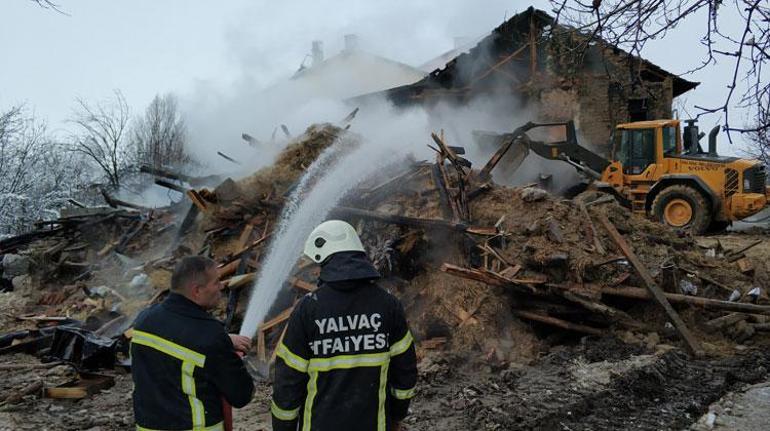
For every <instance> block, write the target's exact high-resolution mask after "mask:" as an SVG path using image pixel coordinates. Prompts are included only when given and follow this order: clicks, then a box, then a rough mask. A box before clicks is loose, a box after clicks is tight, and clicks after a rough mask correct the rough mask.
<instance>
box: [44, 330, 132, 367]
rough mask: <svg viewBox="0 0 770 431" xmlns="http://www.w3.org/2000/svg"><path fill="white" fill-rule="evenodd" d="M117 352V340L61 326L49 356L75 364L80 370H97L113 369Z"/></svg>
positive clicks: (55, 333)
mask: <svg viewBox="0 0 770 431" xmlns="http://www.w3.org/2000/svg"><path fill="white" fill-rule="evenodd" d="M116 351H117V340H112V339H109V338H105V337H100V336H97V335H94V333H93V332H91V331H88V330H85V329H81V328H75V327H69V326H59V327H57V328H56V331H55V332H54V337H53V344H52V345H51V350H50V352H49V355H50V356H51V357H53V358H56V359H59V360H62V361H65V362H69V363H71V364H74V365H75V366H76V367H77V368H78V369H86V370H95V369H100V368H110V369H111V368H113V367H114V366H115V360H116V357H115V353H116Z"/></svg>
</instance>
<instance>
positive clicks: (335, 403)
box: [271, 252, 417, 431]
mask: <svg viewBox="0 0 770 431" xmlns="http://www.w3.org/2000/svg"><path fill="white" fill-rule="evenodd" d="M378 277H379V274H378V273H377V271H376V270H375V269H374V267H373V266H372V265H371V263H369V260H368V258H367V257H366V255H365V254H364V253H360V252H343V253H336V254H334V255H332V256H331V257H330V260H329V261H328V262H327V263H326V264H324V265H323V267H322V269H321V276H320V281H319V287H318V289H316V290H315V291H314V292H312V293H309V294H307V295H306V296H305V297H303V298H302V299H301V300H300V302H299V303H297V305H296V307H295V309H294V311H293V312H292V315H291V318H290V320H289V325H288V329H287V330H286V335H285V336H284V338H283V341H282V343H281V344H280V345H279V346H278V353H277V356H278V357H279V358H280V359H279V360H277V361H276V366H275V383H274V385H273V402H272V405H271V412H272V415H273V430H275V431H283V430H291V431H294V430H297V429H301V430H307V431H311V430H312V431H332V430H345V431H356V430H361V431H364V430H365V431H374V430H378V431H385V430H386V429H388V425H389V424H390V423H392V422H393V421H400V420H402V419H403V418H404V417H405V416H406V415H407V411H408V409H409V402H410V399H411V398H412V396H413V395H414V389H415V384H416V382H417V365H416V362H417V361H416V357H415V349H414V343H413V341H412V335H411V333H410V332H409V328H408V326H407V323H406V319H405V317H404V310H403V308H402V306H401V303H400V302H399V301H398V299H396V298H395V297H394V296H392V295H391V294H390V293H388V292H386V291H385V290H383V289H382V288H380V287H378V286H377V285H376V284H374V283H373V280H374V279H375V278H378Z"/></svg>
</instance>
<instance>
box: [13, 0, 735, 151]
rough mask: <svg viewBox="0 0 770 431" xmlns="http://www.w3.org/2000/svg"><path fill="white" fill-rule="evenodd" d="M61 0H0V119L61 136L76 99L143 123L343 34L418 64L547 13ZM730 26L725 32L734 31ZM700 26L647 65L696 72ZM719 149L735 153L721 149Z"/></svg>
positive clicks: (720, 78) (724, 75)
mask: <svg viewBox="0 0 770 431" xmlns="http://www.w3.org/2000/svg"><path fill="white" fill-rule="evenodd" d="M58 2H59V4H60V6H61V9H62V10H63V11H64V12H66V15H62V14H59V13H56V12H54V11H51V10H45V9H41V8H39V7H37V6H36V5H35V4H34V3H33V2H31V1H29V0H2V1H0V23H1V24H0V109H3V108H7V107H8V106H10V105H12V104H17V103H20V102H23V103H25V104H26V105H27V107H29V108H31V109H34V111H35V112H36V114H37V115H38V116H40V117H42V118H44V119H46V120H47V121H48V124H49V126H50V128H51V129H53V130H60V131H61V130H63V128H64V127H66V125H65V124H64V123H63V122H64V120H65V119H66V118H67V117H68V116H69V115H70V112H71V109H72V106H73V102H74V100H75V98H76V97H81V98H83V99H85V100H87V101H94V100H98V99H100V98H104V97H108V96H110V94H111V92H112V90H113V89H120V90H121V91H122V92H123V94H124V95H125V97H126V99H127V100H128V103H129V105H130V106H131V108H132V110H133V112H134V113H139V112H142V111H143V110H144V107H145V106H146V105H147V103H148V102H149V101H150V100H151V99H152V97H153V96H154V95H155V94H156V93H165V92H174V93H176V94H179V95H180V96H182V97H184V96H186V95H191V94H195V93H199V92H200V89H201V88H206V89H208V91H218V92H221V93H222V94H227V93H228V92H232V91H237V89H238V88H239V86H240V85H242V84H243V83H244V82H248V83H249V85H251V86H254V85H256V86H263V85H267V84H269V83H271V82H274V81H275V80H277V79H280V78H285V77H287V76H289V75H291V74H292V73H293V72H294V71H295V70H296V69H297V68H298V67H299V65H300V63H301V62H302V61H303V58H304V57H305V55H306V54H308V53H309V51H310V43H311V41H312V40H314V39H319V40H323V41H324V49H325V51H326V52H327V55H331V54H334V53H336V52H338V51H339V50H340V49H341V47H342V44H343V35H345V34H348V33H355V34H358V35H359V38H360V40H361V45H362V46H363V47H364V48H365V49H366V50H368V51H371V52H374V53H377V54H380V55H383V56H385V57H389V58H392V59H394V60H398V61H401V62H404V63H407V64H411V65H419V64H421V63H423V62H425V61H427V60H429V59H431V58H432V57H435V56H437V55H439V54H440V53H442V52H444V51H446V50H448V49H451V48H452V45H453V39H454V37H457V36H469V37H475V36H479V35H482V34H485V33H488V32H489V31H490V30H491V29H493V28H494V27H495V26H497V25H498V24H500V23H501V22H502V21H503V20H504V19H505V18H506V17H510V16H511V15H513V14H515V13H518V12H521V11H522V10H524V9H526V7H528V6H529V5H530V4H532V5H534V6H535V7H538V8H541V9H544V10H546V11H548V10H550V7H549V5H548V4H547V2H545V1H543V0H537V1H533V2H531V3H525V2H521V1H512V0H508V1H500V0H490V1H484V2H470V1H462V0H430V1H427V0H426V1H419V2H415V1H407V0H391V1H388V2H372V1H370V2H366V3H365V2H363V1H354V0H334V1H331V0H326V1H320V0H316V1H304V0H303V1H287V2H267V1H248V0H229V1H221V2H212V1H200V0H163V1H159V0H113V1H107V0H58ZM726 18H727V19H726V20H724V21H723V22H724V23H725V24H724V25H723V29H724V27H725V26H726V27H728V28H729V27H730V26H734V25H736V24H737V20H734V21H730V18H731V17H729V16H726ZM702 19H703V17H695V18H694V19H692V20H691V21H689V22H686V23H685V25H683V26H681V28H679V29H677V31H676V33H675V34H674V35H672V36H671V37H670V38H668V39H667V40H665V41H661V42H658V43H656V44H655V45H652V46H650V47H649V50H648V51H647V52H646V57H647V58H648V59H649V60H651V61H653V62H654V63H656V64H658V65H660V66H661V67H663V68H665V69H667V70H669V71H671V72H675V73H679V72H683V71H685V70H687V69H689V68H691V67H692V66H693V65H696V64H697V63H698V59H699V58H700V56H701V55H702V53H703V50H702V49H701V48H700V46H699V45H698V38H697V35H698V33H699V31H700V26H699V24H700V21H701V20H702ZM730 71H731V70H730V68H729V64H724V65H720V66H719V67H717V68H716V69H713V68H712V69H709V70H708V71H706V72H701V73H698V74H695V75H691V76H687V77H686V78H687V79H690V80H695V81H701V82H702V84H701V86H700V87H699V88H698V89H697V90H695V91H693V92H691V94H689V95H687V96H686V103H685V106H686V107H687V108H688V111H689V112H690V113H694V112H695V110H694V109H692V106H693V105H695V104H700V105H708V106H714V105H718V104H719V102H720V100H721V98H723V97H724V94H725V92H726V89H725V85H726V83H727V80H728V76H729V74H730ZM736 115H737V114H736ZM680 116H682V117H685V116H686V115H685V114H684V113H682V114H681V115H680ZM739 118H740V117H739ZM740 119H741V120H742V118H740ZM716 121H717V118H716V117H714V118H712V119H708V120H706V121H704V122H703V124H702V127H704V128H705V127H711V126H712V125H714V124H715V123H716ZM733 124H734V125H738V124H735V120H733ZM720 149H723V151H724V152H727V153H729V152H734V149H732V150H731V149H729V148H727V145H726V144H725V145H720Z"/></svg>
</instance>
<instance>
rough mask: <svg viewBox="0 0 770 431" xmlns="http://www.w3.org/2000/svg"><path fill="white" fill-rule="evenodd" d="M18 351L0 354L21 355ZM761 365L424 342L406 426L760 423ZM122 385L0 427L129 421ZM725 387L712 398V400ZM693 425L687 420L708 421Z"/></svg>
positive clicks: (767, 357) (19, 408)
mask: <svg viewBox="0 0 770 431" xmlns="http://www.w3.org/2000/svg"><path fill="white" fill-rule="evenodd" d="M22 356H26V355H15V356H13V357H10V356H9V357H6V358H3V363H8V362H13V363H15V364H19V363H23V361H24V360H25V358H23V357H22ZM26 360H28V361H30V362H36V360H35V359H34V358H32V357H27V358H26ZM67 368H68V367H66V366H60V367H56V368H52V369H50V370H42V371H41V370H35V371H34V372H32V371H31V372H29V373H24V374H18V373H17V374H16V375H15V376H14V379H13V380H14V381H15V382H17V383H21V382H20V380H26V381H30V380H34V379H35V378H43V379H45V380H47V381H48V380H50V379H51V377H52V376H59V375H62V374H66V373H67V371H68V370H67ZM768 369H770V351H768V350H767V349H763V350H756V349H746V350H745V351H743V352H739V353H736V354H735V355H732V356H728V357H722V358H716V357H712V358H707V359H698V360H694V359H691V358H689V357H688V356H687V355H685V354H684V353H682V352H681V351H679V350H676V349H673V348H671V347H670V346H666V345H663V344H661V345H658V346H656V348H655V350H651V349H649V348H647V347H643V346H629V345H627V344H624V343H622V342H621V341H619V340H618V339H616V338H593V337H586V338H583V339H581V340H579V341H577V344H575V345H571V346H560V347H556V348H553V349H552V350H551V352H550V353H549V354H547V355H545V356H544V357H542V358H540V359H538V360H537V361H536V362H534V363H532V364H530V365H514V366H509V367H506V368H504V369H494V368H493V367H490V366H488V365H485V364H484V363H483V362H475V363H468V362H467V360H466V359H464V358H460V357H457V356H451V355H450V356H447V355H442V354H440V353H439V352H433V353H431V354H430V355H429V356H428V357H426V358H424V359H423V361H422V362H421V364H420V383H419V386H418V387H419V389H418V393H417V396H416V398H415V400H414V403H413V405H412V414H411V415H410V417H409V418H408V419H407V420H406V425H407V426H406V429H408V430H414V431H427V430H431V431H432V430H437V429H440V430H470V429H476V430H617V429H624V430H625V429H628V430H630V429H633V430H684V429H687V428H689V427H691V426H693V425H694V424H695V423H696V421H698V420H699V419H700V418H701V417H702V416H704V415H708V413H709V412H712V414H714V415H716V417H717V419H719V420H717V421H716V423H717V424H719V425H718V426H722V428H717V429H723V430H728V429H730V430H761V429H766V428H764V426H765V425H766V422H761V423H754V424H751V423H750V422H746V420H747V419H749V420H750V419H751V416H752V414H753V413H752V412H755V411H757V412H766V411H768V407H770V404H768V403H769V402H770V397H768V392H770V391H768V385H770V383H768V380H767V370H768ZM6 377H8V376H7V374H5V375H3V379H4V382H6V383H4V384H3V386H4V387H6V386H7V383H8V381H7V380H5V379H6ZM749 385H754V386H749ZM747 387H749V390H748V392H746V390H747V389H746V388H747ZM130 391H131V379H130V376H128V375H117V377H116V384H115V386H114V387H113V388H111V389H109V390H107V391H104V392H102V393H100V394H98V395H95V396H93V397H91V398H89V399H85V400H82V401H60V400H49V399H37V398H36V397H32V396H30V397H28V398H27V399H26V400H25V401H24V402H22V403H21V404H18V405H14V406H6V407H4V408H3V411H2V412H0V430H40V431H44V430H91V431H97V430H102V431H106V430H115V431H117V430H131V429H133V422H132V417H133V416H132V412H131V399H130ZM746 393H748V394H749V395H748V396H747V395H743V397H741V396H737V395H736V394H739V395H742V394H746ZM269 394H270V385H269V383H266V382H261V383H259V384H258V390H257V392H256V394H255V397H254V401H253V402H252V403H251V404H250V405H249V406H247V407H246V408H244V409H241V410H238V411H236V412H235V421H236V429H237V430H244V431H245V430H251V431H254V430H268V429H270V427H269V419H270V417H269ZM725 395H728V397H725V400H723V401H721V403H722V405H723V406H722V407H720V405H719V404H716V405H714V406H712V403H715V402H717V401H719V400H720V399H721V398H722V397H724V396H725ZM725 406H727V407H725ZM725 412H727V413H731V414H732V416H729V415H727V414H726V413H725ZM740 412H745V413H744V414H743V415H741V416H736V415H739V414H740ZM741 421H743V422H741ZM702 422H703V421H702ZM755 422H756V421H755ZM730 424H733V425H734V426H735V427H731V426H730ZM700 426H701V427H700V428H693V429H699V430H702V429H710V428H708V427H707V425H705V422H704V423H701V425H700ZM755 426H757V427H755Z"/></svg>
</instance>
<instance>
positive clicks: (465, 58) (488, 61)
mask: <svg viewBox="0 0 770 431" xmlns="http://www.w3.org/2000/svg"><path fill="white" fill-rule="evenodd" d="M530 23H531V25H532V26H533V27H534V29H537V30H539V31H543V30H548V29H549V28H551V26H554V25H556V26H557V27H559V28H563V29H571V27H567V26H564V25H560V24H555V21H554V18H553V17H552V16H550V15H549V14H547V13H546V12H544V11H542V10H539V9H535V8H534V7H530V8H528V9H527V10H526V11H524V12H522V13H520V14H517V15H514V16H513V17H511V18H510V19H508V20H507V21H505V22H504V23H502V24H501V25H500V26H498V27H497V28H495V29H494V30H493V31H492V32H491V33H490V34H489V35H487V36H486V37H484V38H483V39H481V40H480V41H479V42H478V44H476V46H474V47H473V48H471V49H470V50H467V52H464V53H462V54H460V55H458V56H457V57H455V58H453V59H452V60H450V61H449V62H448V63H446V65H445V66H444V67H443V68H437V69H435V70H433V71H432V72H430V73H429V74H428V76H426V77H425V78H424V79H422V80H420V81H418V82H415V83H413V84H409V85H403V86H400V87H395V88H392V89H390V90H387V91H386V92H385V94H386V95H387V96H388V98H390V99H391V100H393V101H394V102H395V103H397V104H400V103H405V102H407V101H408V99H412V98H414V97H415V96H419V95H421V94H423V92H425V91H428V92H430V91H432V90H439V91H444V92H448V93H446V94H449V95H451V94H452V93H453V92H457V95H458V96H460V95H462V94H464V92H466V91H468V90H469V89H470V87H471V85H473V84H476V83H477V82H478V81H480V80H481V79H483V78H485V77H486V76H489V75H491V74H492V72H493V71H495V70H497V68H498V67H499V66H500V65H501V64H502V63H503V62H505V61H507V60H508V59H510V57H515V56H517V55H519V54H524V55H526V52H525V51H524V49H525V48H526V46H527V40H526V37H527V35H528V33H529V31H530ZM522 37H523V38H524V39H522ZM598 44H601V45H602V46H603V47H605V48H608V49H610V50H612V52H613V54H615V55H617V56H622V57H626V58H631V59H636V60H639V61H640V62H641V65H642V67H641V70H640V75H641V76H642V78H643V79H645V80H648V81H661V80H663V79H665V78H669V77H670V78H671V79H672V81H673V97H676V96H679V95H680V94H683V93H685V92H687V91H689V90H691V89H693V88H695V87H697V86H698V84H699V83H698V82H692V81H688V80H686V79H683V78H681V77H679V76H677V75H675V74H673V73H671V72H668V71H666V70H664V69H663V68H661V67H660V66H657V65H655V64H653V63H652V62H650V61H648V60H645V59H643V58H638V57H635V56H632V55H631V54H629V53H627V52H625V51H623V50H622V49H620V48H618V47H617V46H614V45H611V44H609V43H608V42H606V41H603V40H600V41H598ZM506 54H508V57H506V59H504V60H503V61H502V62H501V61H500V59H501V58H502V56H503V55H506ZM589 63H590V61H588V60H586V61H585V62H584V63H583V64H582V67H584V68H588V67H591V64H589ZM522 81H524V80H522Z"/></svg>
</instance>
